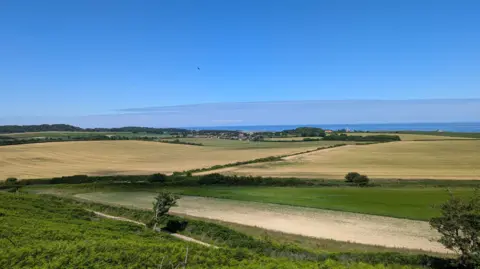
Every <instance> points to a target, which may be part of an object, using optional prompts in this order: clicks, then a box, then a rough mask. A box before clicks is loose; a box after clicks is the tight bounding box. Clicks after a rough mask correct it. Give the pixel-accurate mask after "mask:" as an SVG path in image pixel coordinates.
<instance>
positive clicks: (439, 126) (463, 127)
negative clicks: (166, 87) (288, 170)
mask: <svg viewBox="0 0 480 269" xmlns="http://www.w3.org/2000/svg"><path fill="white" fill-rule="evenodd" d="M305 126H308V127H318V128H323V129H331V130H339V129H349V130H352V131H353V130H359V131H444V132H472V133H473V132H480V122H455V123H452V122H449V123H447V122H445V123H374V124H371V123H369V124H301V125H256V126H209V127H191V128H188V129H192V130H238V131H246V132H253V131H257V132H258V131H272V132H277V131H283V130H288V129H295V128H297V127H305Z"/></svg>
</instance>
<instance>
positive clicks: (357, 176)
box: [345, 172, 370, 186]
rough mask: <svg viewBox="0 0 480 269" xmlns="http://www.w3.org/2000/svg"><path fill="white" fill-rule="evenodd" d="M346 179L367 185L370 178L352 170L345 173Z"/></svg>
mask: <svg viewBox="0 0 480 269" xmlns="http://www.w3.org/2000/svg"><path fill="white" fill-rule="evenodd" d="M345 181H346V182H348V183H354V184H357V185H358V186H367V185H368V182H370V179H369V178H368V177H367V176H366V175H360V174H359V173H357V172H350V173H348V174H346V175H345Z"/></svg>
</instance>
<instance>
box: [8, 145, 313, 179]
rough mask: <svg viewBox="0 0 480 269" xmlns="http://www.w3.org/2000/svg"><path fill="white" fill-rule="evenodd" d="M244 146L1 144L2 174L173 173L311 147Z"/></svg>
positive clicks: (18, 176) (28, 176) (33, 175)
mask: <svg viewBox="0 0 480 269" xmlns="http://www.w3.org/2000/svg"><path fill="white" fill-rule="evenodd" d="M267 144H268V143H267ZM311 148H314V147H311ZM238 149H240V150H236V149H233V148H223V147H199V146H188V145H174V144H166V143H159V142H145V141H86V142H59V143H42V144H28V145H17V146H4V147H0V179H2V180H4V179H5V178H7V177H17V178H22V179H26V178H46V177H54V176H66V175H74V174H88V175H108V174H152V173H157V172H162V173H171V172H174V171H183V170H188V169H193V168H202V167H210V166H212V165H217V164H226V163H231V162H237V161H246V160H251V159H256V158H262V157H268V156H276V155H283V154H291V153H295V152H299V151H303V150H305V149H306V148H305V147H303V148H298V147H291V146H288V145H286V146H285V147H279V146H276V147H270V148H262V149H261V150H259V149H257V148H238Z"/></svg>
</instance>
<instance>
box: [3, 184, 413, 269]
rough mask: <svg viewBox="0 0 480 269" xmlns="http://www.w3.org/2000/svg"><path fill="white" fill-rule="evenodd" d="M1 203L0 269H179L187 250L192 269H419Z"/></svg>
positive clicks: (50, 205)
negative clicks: (197, 239) (206, 243)
mask: <svg viewBox="0 0 480 269" xmlns="http://www.w3.org/2000/svg"><path fill="white" fill-rule="evenodd" d="M0 204H1V205H2V207H1V209H0V246H1V248H0V268H162V266H163V267H164V268H172V267H173V268H175V266H178V265H182V263H183V262H184V261H185V255H186V249H187V247H188V262H187V263H188V268H240V267H241V268H354V269H355V268H362V269H369V268H372V269H373V268H385V269H387V268H389V269H390V268H391V269H393V268H404V269H409V268H420V267H413V266H404V267H400V266H398V265H376V266H372V265H369V264H366V263H358V262H351V261H335V260H333V259H328V258H327V259H323V260H322V261H318V260H317V261H309V260H306V259H302V258H301V255H299V256H297V258H296V259H295V258H294V257H291V258H285V257H282V256H277V258H273V257H269V256H267V255H264V254H261V253H256V252H255V251H252V250H249V249H247V248H245V247H238V248H229V247H224V248H220V249H213V248H206V247H203V246H199V245H195V244H192V243H186V242H180V241H177V240H174V239H172V238H170V237H168V236H167V235H162V234H158V233H154V232H152V231H150V230H147V229H144V228H143V227H141V226H138V225H135V224H131V223H125V222H119V221H114V220H106V219H99V218H98V217H96V216H95V215H93V214H92V213H90V212H88V211H85V210H83V209H82V208H80V207H78V205H80V202H69V201H67V200H64V199H57V198H52V197H39V196H33V195H26V194H6V193H0ZM75 204H76V205H75ZM124 210H125V209H124ZM189 226H190V225H189ZM194 227H195V226H194ZM197 227H198V226H197ZM252 240H253V239H252ZM279 253H280V252H279ZM271 256H274V255H271ZM319 260H320V259H319Z"/></svg>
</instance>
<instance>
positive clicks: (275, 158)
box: [181, 144, 347, 174]
mask: <svg viewBox="0 0 480 269" xmlns="http://www.w3.org/2000/svg"><path fill="white" fill-rule="evenodd" d="M346 145H347V144H335V145H333V146H328V147H319V148H316V149H311V150H306V151H301V152H295V153H291V154H284V155H278V156H270V157H265V158H258V159H253V160H248V161H241V162H234V163H227V164H223V165H214V166H210V167H206V168H196V169H190V170H187V171H183V172H181V174H193V173H199V172H207V171H213V170H218V169H223V168H229V167H235V166H241V165H246V164H252V163H266V162H275V161H281V160H283V159H284V158H286V157H292V156H296V155H301V154H307V153H311V152H316V151H320V150H326V149H331V148H337V147H343V146H346Z"/></svg>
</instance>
